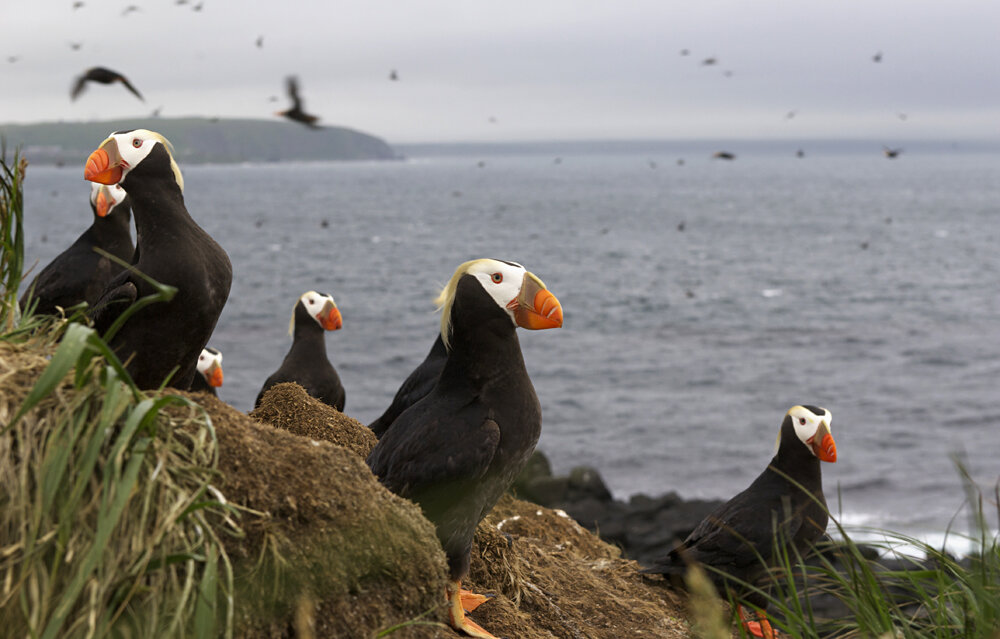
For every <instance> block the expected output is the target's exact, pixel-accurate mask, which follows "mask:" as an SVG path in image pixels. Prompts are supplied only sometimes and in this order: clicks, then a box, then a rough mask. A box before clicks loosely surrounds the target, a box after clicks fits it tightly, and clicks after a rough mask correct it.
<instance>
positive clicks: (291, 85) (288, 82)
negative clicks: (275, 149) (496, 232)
mask: <svg viewBox="0 0 1000 639" xmlns="http://www.w3.org/2000/svg"><path fill="white" fill-rule="evenodd" d="M189 2H190V0H174V4H176V5H178V6H183V5H188V4H189ZM204 4H205V3H204V0H202V1H200V2H198V3H197V4H193V3H191V9H192V10H194V11H201V10H202V8H203V7H204ZM85 5H86V3H85V2H83V1H82V0H75V1H74V2H73V4H72V8H73V10H74V11H75V10H77V9H81V8H83V7H84V6H85ZM138 11H141V7H139V6H138V5H134V4H130V5H127V6H126V7H125V8H124V9H123V10H122V14H121V15H122V16H128V15H129V14H131V13H135V12H138ZM69 44H70V47H71V48H72V49H73V50H74V51H77V50H79V49H80V48H81V46H82V44H83V43H81V42H70V43H69ZM255 45H256V47H257V48H263V46H264V36H263V35H258V36H257V39H256V40H255ZM691 53H692V52H691V50H690V49H686V48H685V49H681V50H680V55H681V56H684V57H686V56H690V55H691ZM882 57H883V54H882V51H881V50H880V51H877V52H876V53H875V54H873V55H872V57H871V59H872V62H874V63H876V64H878V63H881V62H882ZM18 60H20V56H16V55H11V56H8V57H7V61H8V62H9V63H14V62H17V61H18ZM700 64H701V66H705V67H715V66H717V65H718V64H719V59H718V58H717V57H716V56H714V55H712V56H708V57H705V58H703V59H702V60H701V63H700ZM723 75H724V76H725V77H727V78H728V77H732V76H733V71H731V70H725V71H723ZM388 78H389V80H391V81H393V82H395V81H398V80H399V73H398V72H397V71H396V69H391V70H390V71H389V74H388ZM88 82H96V83H99V84H112V83H115V82H117V83H120V84H122V86H124V87H125V88H126V89H128V90H129V91H130V92H131V93H132V94H133V95H135V96H136V97H137V98H139V99H140V100H143V101H145V98H143V97H142V94H141V93H139V91H138V89H136V88H135V86H133V85H132V83H131V82H130V81H129V80H128V79H127V78H126V77H125V76H124V75H123V74H121V73H119V72H118V71H114V70H112V69H108V68H106V67H99V66H98V67H91V68H90V69H87V70H86V71H85V72H84V73H83V74H81V75H80V76H79V77H78V78H77V79H76V80H75V82H74V84H73V87H72V89H71V91H70V98H71V99H72V100H76V99H77V98H78V97H79V96H80V95H81V93H83V90H84V88H85V87H86V85H87V83H88ZM285 91H286V94H287V95H288V99H289V100H290V102H291V106H290V107H289V108H288V109H285V110H284V111H278V112H276V113H275V115H278V116H281V117H285V118H288V119H289V120H291V121H293V122H298V123H300V124H302V125H304V126H306V127H309V128H310V129H320V128H322V127H321V126H320V125H319V124H317V123H318V122H319V120H320V117H319V116H316V115H313V114H310V113H307V112H306V111H305V109H304V108H303V100H302V97H301V95H300V88H299V82H298V78H296V77H295V76H288V77H286V79H285ZM277 100H278V98H277V96H271V97H270V98H269V101H271V102H275V101H277ZM159 114H160V108H157V109H155V110H154V111H153V114H152V115H153V117H159ZM797 114H798V111H797V110H795V109H793V110H790V111H788V112H787V113H786V114H785V119H786V120H791V119H793V118H795V117H796V115H797ZM897 117H898V118H899V119H900V120H902V121H906V120H907V118H908V115H907V114H906V113H897ZM488 121H489V122H490V123H491V124H496V122H497V118H496V117H495V116H490V117H489V118H488ZM882 152H883V155H884V156H885V157H887V158H889V159H893V158H896V157H898V156H899V154H900V153H902V152H903V149H902V148H898V147H897V148H892V147H889V146H883V147H882ZM795 156H796V157H798V158H804V157H805V151H804V150H803V149H801V148H800V149H798V150H796V152H795ZM712 157H713V158H714V159H720V160H734V159H736V156H735V154H733V153H731V152H728V151H719V152H717V153H715V154H714V155H713V156H712ZM677 164H678V165H683V164H684V162H683V160H678V162H677ZM652 168H655V167H652Z"/></svg>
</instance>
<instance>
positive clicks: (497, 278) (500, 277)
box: [490, 273, 503, 284]
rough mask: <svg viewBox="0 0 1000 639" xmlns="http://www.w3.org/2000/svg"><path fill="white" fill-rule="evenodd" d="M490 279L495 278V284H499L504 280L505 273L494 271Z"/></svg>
mask: <svg viewBox="0 0 1000 639" xmlns="http://www.w3.org/2000/svg"><path fill="white" fill-rule="evenodd" d="M490 279H492V280H493V283H494V284H499V283H500V282H502V281H503V273H494V274H493V275H490Z"/></svg>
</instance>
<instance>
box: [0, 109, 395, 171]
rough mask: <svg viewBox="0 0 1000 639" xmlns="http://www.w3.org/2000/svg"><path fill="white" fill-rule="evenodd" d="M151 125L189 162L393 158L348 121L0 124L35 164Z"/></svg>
mask: <svg viewBox="0 0 1000 639" xmlns="http://www.w3.org/2000/svg"><path fill="white" fill-rule="evenodd" d="M139 128H144V129H151V130H153V131H157V132H158V133H162V134H163V135H164V136H166V138H167V139H168V140H170V142H171V143H172V144H173V145H174V148H175V150H176V153H175V155H176V158H177V161H178V162H180V163H182V164H185V163H188V164H189V163H230V162H281V161H297V160H391V159H395V158H396V157H398V155H397V153H396V152H395V151H394V150H393V149H392V147H390V146H389V145H388V144H387V143H386V142H385V141H384V140H382V139H380V138H377V137H375V136H373V135H369V134H367V133H362V132H360V131H355V130H354V129H348V128H344V127H334V126H331V127H325V128H322V129H307V128H305V127H303V126H299V125H296V124H293V123H289V122H282V121H273V122H271V121H267V120H228V119H214V118H213V119H208V118H145V119H130V120H107V121H100V122H44V123H39V124H0V137H2V138H3V139H5V140H6V143H7V145H8V147H18V146H20V147H21V149H22V154H23V156H24V157H26V158H27V159H28V160H29V161H30V162H31V163H33V164H59V163H72V162H80V161H82V160H81V158H84V159H85V158H86V157H87V156H88V155H89V154H90V152H91V151H93V150H94V149H96V148H97V145H99V144H100V143H101V141H102V140H103V139H104V138H106V137H107V136H108V134H110V133H111V132H113V131H125V130H128V129H139Z"/></svg>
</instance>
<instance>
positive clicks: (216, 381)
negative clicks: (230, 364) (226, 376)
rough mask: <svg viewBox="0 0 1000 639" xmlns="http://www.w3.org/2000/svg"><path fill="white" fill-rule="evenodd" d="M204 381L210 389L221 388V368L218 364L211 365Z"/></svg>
mask: <svg viewBox="0 0 1000 639" xmlns="http://www.w3.org/2000/svg"><path fill="white" fill-rule="evenodd" d="M205 380H206V381H207V382H208V385H209V386H211V387H212V388H218V387H220V386H222V366H220V365H218V364H212V367H211V368H209V369H208V372H207V373H206V374H205Z"/></svg>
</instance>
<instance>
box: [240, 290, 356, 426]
mask: <svg viewBox="0 0 1000 639" xmlns="http://www.w3.org/2000/svg"><path fill="white" fill-rule="evenodd" d="M343 325H344V322H343V319H342V318H341V317H340V310H339V309H338V308H337V303H336V302H334V301H333V296H332V295H327V294H325V293H317V292H316V291H307V292H305V293H303V294H302V296H301V297H299V301H298V302H296V303H295V310H294V311H293V312H292V321H291V323H289V325H288V333H289V334H290V335H291V336H292V347H291V348H290V349H288V354H287V355H285V359H284V361H283V362H281V366H280V367H278V370H276V371H274V373H272V374H271V376H270V377H268V378H267V381H265V382H264V386H263V387H262V388H261V389H260V392H259V393H257V401H256V402H254V407H257V406H260V400H261V399H263V397H264V393H265V392H267V389H269V388H271V387H272V386H274V385H275V384H281V383H282V382H296V383H297V384H300V385H301V386H302V387H303V388H305V389H306V392H307V393H309V395H311V396H312V397H315V398H316V399H318V400H319V401H321V402H323V403H324V404H327V405H329V406H333V407H334V408H336V409H337V410H339V411H341V412H343V411H344V398H345V395H344V387H343V385H341V383H340V377H339V376H338V375H337V371H336V370H335V369H334V368H333V365H332V364H331V363H330V360H329V359H328V358H327V356H326V338H325V337H324V333H325V332H326V331H335V330H338V329H339V328H340V327H341V326H343Z"/></svg>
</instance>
